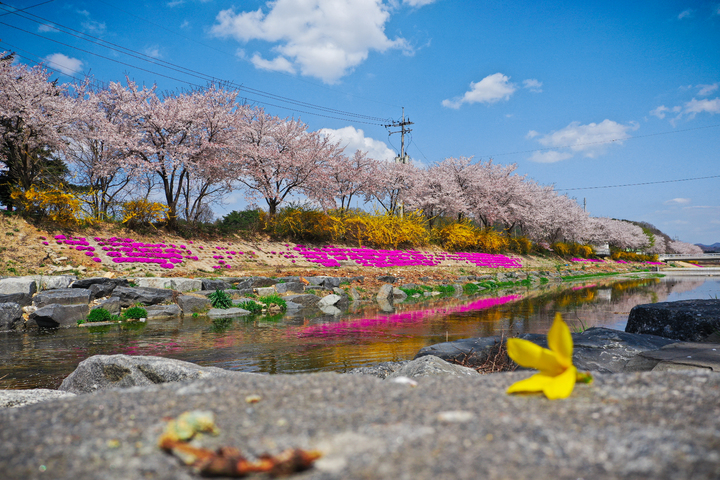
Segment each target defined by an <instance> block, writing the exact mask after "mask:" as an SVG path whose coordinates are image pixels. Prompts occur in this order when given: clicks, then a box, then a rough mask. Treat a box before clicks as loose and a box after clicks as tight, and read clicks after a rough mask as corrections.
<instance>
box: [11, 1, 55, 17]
mask: <svg viewBox="0 0 720 480" xmlns="http://www.w3.org/2000/svg"><path fill="white" fill-rule="evenodd" d="M54 1H55V0H47V1H46V2H42V3H38V4H35V5H30V6H29V7H25V8H15V7H10V8H12V9H13V10H8V9H6V10H8V11H7V13H0V17H4V16H5V15H10V14H12V13H17V12H24V11H25V10H30V9H31V8H35V7H39V6H40V5H45V4H46V3H51V2H54ZM0 5H2V2H0ZM8 6H9V5H8Z"/></svg>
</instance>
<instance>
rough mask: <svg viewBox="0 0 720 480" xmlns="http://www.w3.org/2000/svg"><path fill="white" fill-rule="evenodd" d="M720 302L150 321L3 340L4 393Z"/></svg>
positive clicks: (657, 288) (590, 290) (694, 290)
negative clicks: (143, 358)
mask: <svg viewBox="0 0 720 480" xmlns="http://www.w3.org/2000/svg"><path fill="white" fill-rule="evenodd" d="M693 298H700V299H708V298H720V278H718V277H671V276H667V277H663V278H642V277H637V278H627V277H625V278H613V279H607V278H605V279H597V280H596V279H591V280H588V281H583V282H574V283H570V284H567V283H563V284H562V285H559V286H549V285H546V286H543V287H540V288H534V289H527V288H517V289H513V290H503V291H501V292H498V293H495V294H485V295H483V294H478V295H474V296H470V297H467V296H464V297H460V298H456V297H452V296H450V297H442V298H438V297H435V298H433V299H431V300H423V301H419V302H412V301H411V302H406V303H404V304H400V305H396V308H397V311H396V312H395V313H392V314H388V313H382V312H379V311H377V310H376V308H375V307H374V306H373V305H372V304H367V305H365V306H362V307H361V308H359V309H357V310H356V311H355V312H353V313H350V314H349V315H346V316H343V317H340V318H333V317H328V316H324V317H322V316H321V317H311V318H306V317H303V316H295V317H293V316H290V315H285V316H280V317H275V318H272V319H265V318H262V317H249V318H248V317H245V318H237V319H233V320H229V321H216V322H213V321H210V320H209V319H206V318H189V317H186V318H184V319H175V320H149V321H148V322H147V323H141V324H131V325H113V326H103V327H87V328H67V329H60V330H44V331H42V330H38V329H31V330H28V331H24V332H0V389H8V388H9V389H26V388H57V387H58V386H59V385H60V382H61V381H62V379H63V378H64V377H66V376H67V375H68V374H70V373H71V372H72V371H73V370H74V369H75V368H76V367H77V364H78V363H79V362H81V361H82V360H84V359H85V358H88V357H90V356H92V355H98V354H105V355H111V354H117V353H123V354H127V355H157V356H163V357H170V358H176V359H180V360H185V361H189V362H193V363H197V364H199V365H204V366H216V367H220V368H225V369H230V370H240V371H246V372H258V373H297V372H315V371H339V372H343V371H346V370H349V369H351V368H355V367H359V366H367V365H371V364H375V363H379V362H386V361H399V360H407V359H411V358H413V357H414V356H415V354H416V353H417V352H418V350H420V349H421V348H422V347H424V346H427V345H432V344H434V343H440V342H444V341H446V340H457V339H460V338H468V337H485V336H491V335H505V336H512V335H515V334H519V333H546V332H547V330H548V329H549V328H550V325H551V324H552V320H553V318H554V316H555V313H556V312H560V313H562V314H563V318H564V319H565V320H566V322H567V323H568V324H569V325H570V328H571V329H572V330H575V331H580V330H582V329H584V328H588V327H592V326H603V327H609V328H615V329H619V330H624V329H625V324H626V322H627V317H628V313H629V312H630V309H631V308H632V307H634V306H635V305H638V304H643V303H655V302H663V301H674V300H684V299H693Z"/></svg>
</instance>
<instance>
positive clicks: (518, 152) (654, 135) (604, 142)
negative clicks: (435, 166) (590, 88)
mask: <svg viewBox="0 0 720 480" xmlns="http://www.w3.org/2000/svg"><path fill="white" fill-rule="evenodd" d="M715 127H720V124H718V125H705V126H704V127H694V128H685V129H682V130H670V131H667V132H658V133H648V134H647V135H636V136H634V137H627V138H613V139H611V140H603V141H599V142H587V143H575V144H571V145H560V146H557V147H548V148H536V149H534V150H518V151H516V152H507V153H496V154H494V155H485V156H486V157H488V158H494V157H501V156H504V155H519V154H521V153H533V152H547V151H549V150H559V149H561V148H572V147H584V146H588V145H602V144H606V143H613V142H624V141H625V140H635V139H637V138H647V137H657V136H660V135H670V134H672V133H680V132H690V131H693V130H702V129H705V128H715Z"/></svg>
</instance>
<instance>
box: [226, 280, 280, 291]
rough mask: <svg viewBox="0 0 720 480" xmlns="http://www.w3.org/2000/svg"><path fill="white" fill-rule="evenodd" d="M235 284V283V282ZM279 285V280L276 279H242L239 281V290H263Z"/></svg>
mask: <svg viewBox="0 0 720 480" xmlns="http://www.w3.org/2000/svg"><path fill="white" fill-rule="evenodd" d="M233 283H234V282H233ZM276 283H278V280H277V279H275V278H268V277H245V278H242V279H238V282H237V289H238V290H245V289H248V288H262V287H271V286H273V285H275V284H276Z"/></svg>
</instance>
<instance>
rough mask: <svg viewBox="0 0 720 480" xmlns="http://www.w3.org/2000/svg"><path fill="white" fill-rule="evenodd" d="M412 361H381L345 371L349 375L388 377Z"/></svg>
mask: <svg viewBox="0 0 720 480" xmlns="http://www.w3.org/2000/svg"><path fill="white" fill-rule="evenodd" d="M411 361H412V360H404V361H401V362H381V363H378V364H376V365H370V366H367V367H357V368H353V369H351V370H348V371H347V372H345V373H347V374H348V375H372V376H373V377H378V378H387V377H388V375H390V374H391V373H394V372H397V371H398V370H400V368H402V367H403V366H404V365H406V364H408V363H410V362H411Z"/></svg>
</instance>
